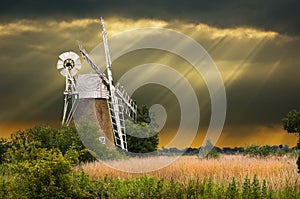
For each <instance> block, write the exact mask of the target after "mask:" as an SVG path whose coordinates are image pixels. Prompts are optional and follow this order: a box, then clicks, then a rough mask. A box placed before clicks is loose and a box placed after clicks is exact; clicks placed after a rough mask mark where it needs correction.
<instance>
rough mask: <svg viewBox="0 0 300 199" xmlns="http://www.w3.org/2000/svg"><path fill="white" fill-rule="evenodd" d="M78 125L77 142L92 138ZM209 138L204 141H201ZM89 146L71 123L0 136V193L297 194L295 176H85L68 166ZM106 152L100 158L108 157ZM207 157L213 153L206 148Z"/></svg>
mask: <svg viewBox="0 0 300 199" xmlns="http://www.w3.org/2000/svg"><path fill="white" fill-rule="evenodd" d="M85 125H88V124H85ZM87 127H88V128H87ZM82 128H84V129H85V130H86V131H85V134H86V136H85V137H84V139H83V142H89V141H91V140H93V139H92V138H93V136H92V137H91V138H90V137H89V136H87V135H89V134H93V133H92V132H94V130H95V129H94V130H93V128H92V127H90V126H84V125H83V126H82ZM88 131H91V132H88ZM97 143H100V142H99V141H98V142H95V143H94V144H95V145H93V147H103V146H104V145H103V144H101V143H100V145H98V144H97ZM209 144H211V143H209V142H207V144H206V145H207V146H206V147H209ZM204 148H205V147H204ZM252 151H254V152H253V154H258V155H259V154H262V156H263V157H265V156H266V155H267V154H269V153H268V151H269V147H265V146H263V147H258V146H255V145H253V146H251V147H249V153H252ZM257 151H259V152H257ZM261 151H262V152H261ZM265 151H267V152H265ZM90 152H92V153H96V154H95V155H96V156H100V155H101V154H97V152H94V151H93V150H90V151H88V150H87V149H86V148H85V147H84V146H83V144H82V142H81V140H80V138H79V136H78V135H77V134H76V131H75V129H74V128H73V127H63V128H62V129H60V130H56V129H53V128H51V127H48V126H39V127H35V128H32V129H28V130H26V131H19V132H17V133H14V134H12V136H11V138H10V139H3V138H2V139H0V160H1V164H0V198H3V199H5V198H253V199H254V198H299V197H300V190H299V189H298V183H297V182H295V184H294V185H293V186H291V185H287V186H286V187H283V188H282V189H279V190H272V189H268V188H267V185H266V183H267V182H266V181H262V182H260V181H259V180H258V179H257V177H256V176H254V178H253V179H252V180H251V179H249V178H248V177H247V178H246V179H245V180H244V182H243V183H242V184H240V183H239V182H237V181H236V180H235V178H232V180H231V182H230V183H229V184H217V183H214V182H213V181H212V180H211V179H205V180H202V179H199V178H193V179H189V180H188V181H187V182H180V181H176V180H172V179H171V180H165V179H157V178H154V177H147V176H144V177H137V178H132V179H120V178H109V177H105V178H103V179H97V180H91V179H90V178H89V176H87V175H86V174H85V173H84V172H83V171H76V170H74V166H75V165H78V164H79V163H80V162H86V161H94V160H95V159H94V158H93V156H91V155H90ZM109 154H110V153H107V154H106V155H105V156H104V157H102V158H104V159H109V158H110V157H111V156H110V155H111V154H110V155H109ZM120 154H121V155H120V156H122V153H120ZM113 155H116V154H113ZM102 156H103V155H102ZM122 157H123V156H122ZM209 157H215V156H214V155H213V156H212V155H210V154H209V155H208V156H207V158H209Z"/></svg>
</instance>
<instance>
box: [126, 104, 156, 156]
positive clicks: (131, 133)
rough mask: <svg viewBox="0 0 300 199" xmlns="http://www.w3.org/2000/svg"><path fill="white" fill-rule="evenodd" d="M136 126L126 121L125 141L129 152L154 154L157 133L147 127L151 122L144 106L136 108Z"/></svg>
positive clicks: (150, 127)
mask: <svg viewBox="0 0 300 199" xmlns="http://www.w3.org/2000/svg"><path fill="white" fill-rule="evenodd" d="M137 112H138V115H137V124H135V123H133V122H131V121H129V120H126V121H125V125H126V134H127V136H126V139H127V148H128V151H129V152H132V153H138V154H139V155H141V154H142V153H149V152H154V151H156V150H157V146H158V142H159V139H158V133H157V132H156V131H155V129H154V128H153V127H152V126H150V125H149V123H150V122H151V119H150V116H149V110H148V108H147V106H146V105H143V106H142V107H141V108H138V111H137Z"/></svg>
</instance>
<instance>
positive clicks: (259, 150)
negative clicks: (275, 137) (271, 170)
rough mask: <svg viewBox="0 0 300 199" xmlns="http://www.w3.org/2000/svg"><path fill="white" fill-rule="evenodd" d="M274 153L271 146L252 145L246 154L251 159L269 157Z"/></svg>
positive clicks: (246, 150)
mask: <svg viewBox="0 0 300 199" xmlns="http://www.w3.org/2000/svg"><path fill="white" fill-rule="evenodd" d="M273 153H274V151H273V149H272V147H271V146H269V145H264V146H259V145H257V144H252V145H250V146H247V147H246V149H245V154H248V155H250V156H251V157H267V156H269V155H271V154H273Z"/></svg>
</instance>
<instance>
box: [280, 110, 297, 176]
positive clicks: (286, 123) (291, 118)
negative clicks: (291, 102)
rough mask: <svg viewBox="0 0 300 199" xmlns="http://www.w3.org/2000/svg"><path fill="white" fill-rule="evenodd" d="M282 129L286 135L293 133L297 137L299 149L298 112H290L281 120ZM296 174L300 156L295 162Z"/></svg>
mask: <svg viewBox="0 0 300 199" xmlns="http://www.w3.org/2000/svg"><path fill="white" fill-rule="evenodd" d="M282 124H283V129H284V130H286V131H287V132H288V133H295V134H297V135H298V142H297V148H298V150H299V149H300V111H298V110H292V111H290V112H289V113H288V114H287V115H286V117H285V118H283V119H282ZM296 163H297V167H298V173H300V156H298V160H297V162H296Z"/></svg>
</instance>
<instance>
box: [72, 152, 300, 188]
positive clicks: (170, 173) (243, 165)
mask: <svg viewBox="0 0 300 199" xmlns="http://www.w3.org/2000/svg"><path fill="white" fill-rule="evenodd" d="M171 159H172V157H167V156H162V157H161V156H160V157H148V158H131V159H128V160H122V161H111V162H109V165H112V166H113V167H115V168H116V167H117V168H123V169H124V170H127V171H129V172H122V171H119V170H116V169H113V168H110V167H108V166H106V165H104V164H103V163H101V162H94V163H87V164H82V165H80V166H79V167H77V169H79V168H82V169H83V170H84V171H85V172H86V173H87V174H88V175H89V176H90V177H91V178H92V179H103V178H104V177H105V176H108V177H111V178H119V179H128V178H135V177H140V176H144V175H146V176H150V177H155V178H157V179H164V180H175V181H180V182H183V183H184V182H188V181H190V180H191V179H200V180H205V179H211V180H212V181H213V183H215V184H223V185H226V184H229V183H230V182H231V181H232V179H233V178H235V181H236V182H237V185H238V186H240V187H241V186H242V184H243V182H244V180H245V178H246V177H247V176H248V177H249V178H250V179H253V177H254V175H256V176H257V178H258V180H259V181H260V182H262V180H263V179H265V180H266V185H267V187H268V189H272V190H277V189H281V188H283V187H285V186H295V185H296V186H297V188H299V187H300V183H299V182H298V174H297V168H296V163H295V162H296V159H295V158H291V157H275V156H273V157H268V158H255V157H247V156H242V155H222V156H220V157H219V158H218V159H200V158H198V157H197V156H182V157H180V158H179V159H178V160H176V161H175V162H174V163H173V164H170V165H169V166H167V167H165V168H162V169H160V170H156V171H152V172H148V173H146V174H145V173H131V172H136V171H141V172H142V171H144V170H148V169H150V168H151V167H153V166H157V164H161V163H163V162H168V161H170V160H171Z"/></svg>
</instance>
